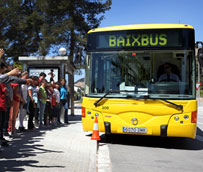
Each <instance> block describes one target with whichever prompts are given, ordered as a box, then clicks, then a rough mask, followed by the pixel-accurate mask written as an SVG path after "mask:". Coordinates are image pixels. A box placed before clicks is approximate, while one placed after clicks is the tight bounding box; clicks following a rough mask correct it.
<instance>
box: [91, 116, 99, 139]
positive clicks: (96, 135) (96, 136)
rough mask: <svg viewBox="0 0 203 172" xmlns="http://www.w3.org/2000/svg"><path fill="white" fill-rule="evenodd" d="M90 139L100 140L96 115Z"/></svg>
mask: <svg viewBox="0 0 203 172" xmlns="http://www.w3.org/2000/svg"><path fill="white" fill-rule="evenodd" d="M91 140H101V139H100V137H99V125H98V118H97V116H95V121H94V128H93V131H92V137H91Z"/></svg>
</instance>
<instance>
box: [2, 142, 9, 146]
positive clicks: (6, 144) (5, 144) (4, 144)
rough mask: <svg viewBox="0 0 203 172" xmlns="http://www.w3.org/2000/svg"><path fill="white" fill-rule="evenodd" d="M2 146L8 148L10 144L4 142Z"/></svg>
mask: <svg viewBox="0 0 203 172" xmlns="http://www.w3.org/2000/svg"><path fill="white" fill-rule="evenodd" d="M1 146H4V147H8V146H9V144H8V142H6V141H2V142H1Z"/></svg>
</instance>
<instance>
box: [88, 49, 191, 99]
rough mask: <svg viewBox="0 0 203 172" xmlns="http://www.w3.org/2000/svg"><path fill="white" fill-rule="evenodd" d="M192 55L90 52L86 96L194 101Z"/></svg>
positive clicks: (171, 51)
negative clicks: (105, 95)
mask: <svg viewBox="0 0 203 172" xmlns="http://www.w3.org/2000/svg"><path fill="white" fill-rule="evenodd" d="M193 54H194V52H193V51H192V50H162V51H161V50H148V51H112V52H89V54H88V58H89V59H90V61H91V64H90V65H91V67H90V68H89V72H88V73H89V76H90V78H89V80H87V81H86V82H89V83H87V85H89V87H88V91H87V92H86V93H87V94H88V96H95V97H101V96H103V95H104V94H105V93H106V92H108V91H109V90H120V92H115V93H112V94H110V95H108V96H107V97H117V98H119V97H120V98H122V97H126V98H127V97H130V98H133V97H134V98H142V97H143V96H147V97H149V98H160V99H164V98H166V99H194V98H195V88H194V86H195V83H194V82H195V61H194V59H195V58H194V57H193ZM122 90H123V92H122ZM126 90H127V91H126Z"/></svg>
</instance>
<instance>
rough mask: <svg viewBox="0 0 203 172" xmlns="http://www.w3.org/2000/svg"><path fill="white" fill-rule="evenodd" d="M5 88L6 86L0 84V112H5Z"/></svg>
mask: <svg viewBox="0 0 203 172" xmlns="http://www.w3.org/2000/svg"><path fill="white" fill-rule="evenodd" d="M5 87H6V85H5V84H3V83H1V84H0V110H1V111H6V95H5Z"/></svg>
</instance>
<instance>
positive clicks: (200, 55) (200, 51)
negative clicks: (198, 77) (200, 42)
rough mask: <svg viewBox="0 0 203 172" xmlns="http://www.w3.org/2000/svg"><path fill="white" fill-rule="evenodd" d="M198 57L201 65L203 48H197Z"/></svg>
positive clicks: (202, 62) (202, 63)
mask: <svg viewBox="0 0 203 172" xmlns="http://www.w3.org/2000/svg"><path fill="white" fill-rule="evenodd" d="M198 59H199V64H200V65H202V66H203V48H200V49H199V50H198Z"/></svg>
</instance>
